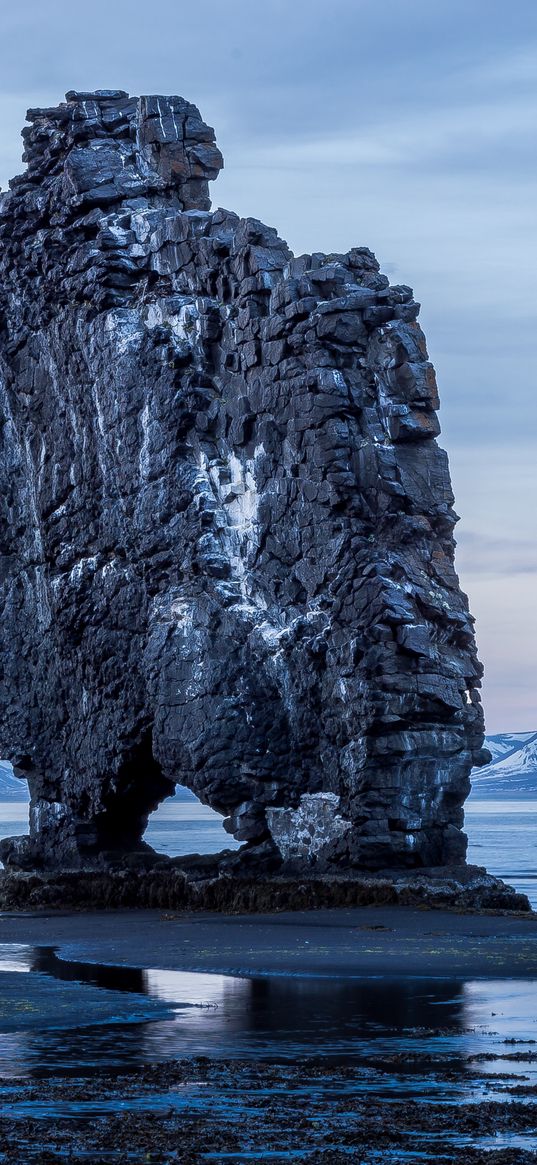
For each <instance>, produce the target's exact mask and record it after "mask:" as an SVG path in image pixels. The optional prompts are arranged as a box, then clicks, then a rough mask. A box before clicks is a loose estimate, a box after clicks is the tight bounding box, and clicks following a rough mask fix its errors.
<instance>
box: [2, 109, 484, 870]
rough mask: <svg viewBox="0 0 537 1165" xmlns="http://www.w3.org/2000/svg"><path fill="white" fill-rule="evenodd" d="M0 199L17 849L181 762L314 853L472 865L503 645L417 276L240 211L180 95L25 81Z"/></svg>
mask: <svg viewBox="0 0 537 1165" xmlns="http://www.w3.org/2000/svg"><path fill="white" fill-rule="evenodd" d="M28 119H29V122H30V125H29V127H28V128H27V129H25V130H24V131H23V136H24V140H25V148H26V153H25V160H26V162H27V164H28V165H27V170H26V172H25V173H24V174H23V175H22V176H21V177H19V178H16V179H14V181H13V182H12V183H11V190H10V191H9V192H8V193H7V194H5V195H3V196H2V199H1V202H0V239H1V256H0V515H1V518H0V523H1V524H0V538H1V543H0V553H1V558H0V604H1V612H2V615H1V622H0V659H1V668H2V675H1V686H0V756H4V757H6V758H8V759H11V760H12V761H13V762H14V763H15V764H16V765H17V766H19V770H20V771H23V772H24V773H25V775H27V777H28V781H29V785H30V789H31V794H32V806H31V840H30V841H26V842H23V843H21V842H7V843H4V844H3V846H2V856H3V858H4V860H5V861H7V862H10V863H11V864H12V865H17V864H21V865H25V864H26V865H32V864H34V865H38V864H41V865H44V866H60V867H61V866H77V865H82V866H83V865H87V864H92V863H95V862H99V861H101V862H102V861H106V860H107V859H106V855H109V854H110V852H113V851H121V850H132V849H136V847H137V846H138V845H139V843H140V838H141V836H142V833H143V829H144V827H145V823H146V820H147V815H148V813H149V812H150V811H151V810H152V809H153V808H154V807H155V806H156V805H157V804H158V803H159V802H160V801H161V800H162V799H163V798H164V797H166V796H168V795H169V794H170V793H171V792H172V791H173V788H174V784H175V783H176V782H180V783H182V784H185V785H188V786H189V787H190V788H191V789H193V790H194V792H195V793H197V795H198V796H199V797H200V798H201V799H202V800H203V801H204V802H206V803H207V804H209V805H211V806H213V807H214V808H215V809H217V810H219V811H220V812H221V813H223V814H225V815H226V818H227V822H226V827H227V828H228V829H229V831H230V832H232V833H234V834H235V836H236V837H238V838H239V839H241V840H243V841H245V842H247V843H248V847H249V851H251V852H254V853H259V854H260V855H261V854H265V855H266V854H267V853H269V854H270V853H272V854H273V856H274V858H275V859H276V860H277V859H279V858H281V859H282V861H283V862H285V863H287V864H288V865H289V864H291V865H293V864H294V866H295V867H296V866H297V865H298V866H299V867H302V868H304V869H309V868H311V867H312V866H313V867H315V868H317V869H321V870H322V869H326V870H328V869H333V868H339V867H365V868H379V867H383V866H392V867H393V866H413V865H415V866H423V865H441V864H450V863H457V862H460V861H461V860H463V858H464V853H465V837H464V834H463V833H462V831H461V827H462V825H463V810H462V805H463V802H464V799H465V797H466V796H467V793H468V791H469V773H470V769H471V767H472V765H473V764H476V763H480V761H481V759H483V755H485V759H486V754H483V753H482V744H483V720H482V712H481V706H480V702H479V696H478V690H477V689H478V687H479V678H480V675H481V667H480V665H479V663H478V661H477V658H476V651H475V642H474V634H473V625H472V619H471V617H470V615H469V613H468V606H467V600H466V597H465V596H464V595H463V594H462V593H461V590H460V588H459V583H458V579H457V576H456V573H455V570H454V566H453V553H454V541H453V526H454V523H455V521H456V516H455V514H454V512H453V510H452V502H453V497H452V493H451V486H450V480H449V471H448V464H447V458H446V455H445V453H444V452H443V451H442V450H441V449H440V448H439V447H438V445H437V443H436V437H437V435H438V432H439V426H438V421H437V417H436V409H437V407H438V397H437V389H436V382H435V375H434V370H433V367H432V365H431V364H430V362H429V360H428V355H427V350H426V346H425V340H424V336H423V333H422V331H421V329H420V327H419V325H418V324H417V322H416V318H417V315H418V305H417V304H416V303H415V302H414V301H413V298H412V292H411V291H410V289H409V288H408V287H405V286H397V287H390V285H389V283H388V280H387V279H386V277H385V276H383V275H381V274H380V273H379V268H378V264H377V262H376V260H375V258H374V256H373V255H372V254H371V252H370V251H369V250H367V249H366V248H364V247H356V248H354V249H352V250H351V251H349V253H348V254H346V255H328V256H327V255H323V254H314V255H303V256H300V257H299V258H295V257H294V256H293V255H292V253H291V252H290V250H289V248H288V247H287V246H286V244H285V242H283V240H282V239H280V238H279V236H278V235H277V233H276V231H275V230H273V229H272V228H270V227H267V226H264V225H263V224H262V223H260V222H258V221H256V220H255V219H240V218H238V217H237V215H235V214H233V213H231V212H229V211H224V210H216V211H214V212H212V213H211V211H210V209H209V208H210V202H209V197H208V181H209V180H210V179H213V178H215V177H216V176H217V174H218V171H219V169H220V168H221V166H222V158H221V155H220V153H219V151H218V149H217V147H216V145H215V142H214V134H213V131H212V130H211V129H210V128H209V127H208V126H207V125H205V124H204V122H203V121H202V118H201V116H200V114H199V112H198V110H197V109H196V108H195V106H193V105H190V104H189V103H188V102H187V101H184V100H183V99H182V98H179V97H142V98H129V97H128V96H127V94H126V93H123V92H121V91H101V92H97V93H69V94H68V95H67V99H66V102H65V104H62V105H60V106H59V107H58V108H57V109H45V110H31V111H30V112H29V114H28Z"/></svg>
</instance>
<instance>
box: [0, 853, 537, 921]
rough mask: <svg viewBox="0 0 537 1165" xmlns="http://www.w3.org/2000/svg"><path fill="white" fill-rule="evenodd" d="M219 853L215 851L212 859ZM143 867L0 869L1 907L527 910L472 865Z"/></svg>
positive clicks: (523, 901) (498, 882)
mask: <svg viewBox="0 0 537 1165" xmlns="http://www.w3.org/2000/svg"><path fill="white" fill-rule="evenodd" d="M217 856H218V855H215V857H217ZM177 862H178V864H177V865H175V864H174V863H169V864H164V863H163V864H162V865H161V866H160V868H159V866H158V865H157V866H153V867H147V868H132V867H131V868H123V869H121V868H117V869H115V870H106V869H103V870H101V871H97V870H94V871H88V870H84V871H80V870H71V871H69V870H66V871H62V872H49V873H46V872H44V873H36V872H27V873H21V872H11V871H3V872H0V909H2V910H25V909H41V908H46V909H64V910H70V909H75V910H100V909H101V910H113V909H119V908H121V909H125V908H127V909H144V908H145V909H147V908H151V907H153V908H155V907H156V908H160V909H167V910H187V911H198V910H199V911H203V910H207V911H222V912H225V913H232V914H233V913H236V914H245V913H271V912H275V911H283V910H312V909H316V908H322V907H324V908H327V907H337V906H341V907H343V906H347V907H351V906H384V905H399V906H426V907H429V908H431V909H435V908H436V909H444V910H445V909H446V908H447V909H456V910H469V911H471V910H493V911H497V910H500V911H509V912H517V913H518V912H527V913H531V907H530V904H529V901H528V899H527V897H526V895H525V894H519V893H517V891H516V890H514V889H513V888H512V887H511V886H508V885H506V883H505V882H502V881H501V879H500V878H495V877H493V876H492V875H491V874H487V872H486V870H484V869H481V868H479V867H477V866H464V867H461V868H460V869H458V870H453V871H451V873H450V875H448V876H446V871H445V870H442V869H440V870H430V871H422V872H419V873H415V872H413V873H408V872H407V871H399V872H397V871H395V872H393V871H388V872H386V873H383V874H359V875H355V874H347V875H340V876H337V875H329V876H327V875H325V876H323V877H320V878H312V877H309V878H308V877H304V876H301V877H297V876H294V877H293V876H287V877H285V876H282V875H280V876H278V875H274V876H272V877H270V876H262V875H261V876H260V875H259V874H258V873H250V874H248V873H244V874H243V875H242V876H238V875H237V874H234V875H233V874H229V873H218V872H217V871H216V870H215V862H214V860H213V861H207V862H205V863H204V862H203V861H201V862H200V863H199V864H198V866H197V868H196V862H195V856H194V857H193V858H192V859H191V863H192V864H191V867H190V870H189V871H188V872H187V871H185V870H184V869H182V868H181V866H180V864H179V863H180V862H181V859H177Z"/></svg>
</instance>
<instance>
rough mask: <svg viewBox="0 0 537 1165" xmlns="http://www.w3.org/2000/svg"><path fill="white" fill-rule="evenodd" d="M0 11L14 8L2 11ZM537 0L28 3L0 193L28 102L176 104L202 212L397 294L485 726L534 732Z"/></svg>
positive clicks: (9, 52) (0, 20)
mask: <svg viewBox="0 0 537 1165" xmlns="http://www.w3.org/2000/svg"><path fill="white" fill-rule="evenodd" d="M4 9H5V6H4ZM536 77H537V3H536V2H535V0H511V2H510V3H509V4H505V2H504V0H502V2H501V3H500V2H499V0H383V3H379V0H330V2H329V3H324V2H321V0H262V2H261V0H227V2H223V0H197V4H196V5H193V4H192V3H191V2H190V0H189V3H185V2H184V0H158V3H156V4H154V5H148V4H147V3H146V2H145V0H144V3H142V2H141V0H92V4H91V5H90V6H84V5H76V4H73V2H72V0H25V4H24V7H22V6H20V7H14V8H13V9H12V11H10V12H6V11H4V12H3V13H2V15H1V16H0V118H1V124H2V133H1V135H0V138H1V140H0V183H1V184H2V186H5V185H6V183H7V180H8V178H9V177H11V176H12V175H13V174H14V173H17V172H19V171H20V169H21V163H20V152H21V148H20V139H19V133H20V129H21V127H22V125H23V122H24V113H25V110H26V108H27V106H31V105H48V104H57V102H58V101H59V100H61V99H62V97H63V94H64V92H65V91H66V90H67V89H69V88H81V89H84V88H87V89H93V88H103V87H121V88H125V89H127V90H129V91H130V92H131V93H148V92H160V93H180V94H182V95H183V96H185V97H188V98H189V99H190V100H192V101H194V102H196V104H198V105H199V106H200V108H201V111H202V113H203V115H204V117H205V118H206V120H208V121H209V122H211V124H213V125H214V126H215V127H216V130H217V138H218V142H219V144H220V146H221V148H222V150H223V153H224V157H225V160H226V169H225V170H224V173H223V174H222V175H221V176H220V178H219V180H218V182H217V184H216V185H215V186H214V187H213V198H214V202H215V205H223V206H227V207H230V208H232V209H234V210H237V211H238V212H239V213H243V214H253V215H254V216H256V217H259V218H262V219H264V220H265V221H266V222H268V223H270V224H272V225H275V226H277V227H278V229H279V231H280V233H281V234H282V235H283V236H284V237H285V238H286V239H287V241H288V242H289V244H290V245H291V246H292V247H293V249H294V250H295V251H297V252H301V251H306V250H307V251H312V250H325V251H332V250H346V249H348V248H349V247H351V246H353V245H362V244H365V245H367V246H370V247H371V248H372V249H373V250H374V251H375V252H376V254H377V256H378V258H379V259H380V261H381V263H382V265H383V267H384V270H385V271H386V272H387V273H388V274H389V275H390V277H391V278H392V279H393V280H394V281H395V282H403V283H410V284H411V285H412V286H413V287H414V289H415V293H416V297H417V298H418V300H419V301H420V302H421V303H422V304H423V308H422V324H423V326H424V328H425V331H426V334H427V338H428V342H429V351H430V355H431V358H432V360H433V361H434V363H435V365H436V367H437V372H438V379H439V384H440V390H441V398H442V412H441V420H442V427H443V436H442V438H441V440H443V442H444V444H445V446H446V448H447V449H448V452H449V455H450V461H451V468H452V476H453V481H454V486H455V492H456V496H457V510H458V512H459V513H460V514H462V521H461V523H460V525H459V527H458V540H459V550H458V559H457V562H458V568H459V571H460V574H461V578H462V582H463V585H464V587H465V589H467V590H468V592H469V594H470V598H471V605H472V609H473V612H474V614H475V615H476V617H477V621H478V622H477V630H478V639H479V647H480V652H481V656H482V658H483V661H484V663H485V667H486V681H485V685H484V700H485V711H486V716H487V725H488V728H489V730H490V731H501V730H502V729H504V730H509V729H511V730H522V729H526V728H528V729H529V728H537V679H536V660H537V614H536V601H535V583H536V581H537V518H536V512H537V468H536V454H537V425H536V419H537V416H536V414H537V408H536V397H537V383H536V382H537V375H536V374H537V328H536V318H535V317H536V303H537V296H536V287H535V272H536V267H537V244H536V210H535V207H536V205H537V161H536V159H537V150H536V127H537V83H536Z"/></svg>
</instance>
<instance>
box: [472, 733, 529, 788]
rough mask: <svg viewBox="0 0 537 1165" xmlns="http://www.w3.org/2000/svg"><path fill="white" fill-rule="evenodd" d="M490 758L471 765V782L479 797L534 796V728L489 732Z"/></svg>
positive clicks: (488, 746)
mask: <svg viewBox="0 0 537 1165" xmlns="http://www.w3.org/2000/svg"><path fill="white" fill-rule="evenodd" d="M485 745H486V747H487V748H488V749H489V751H490V752H491V753H492V761H491V763H490V764H488V765H486V766H485V768H482V769H474V771H473V773H472V786H473V790H474V794H475V795H476V796H478V797H512V796H515V797H517V796H518V797H520V796H525V797H536V796H537V732H505V733H500V734H499V735H497V736H488V737H487V738H486V740H485Z"/></svg>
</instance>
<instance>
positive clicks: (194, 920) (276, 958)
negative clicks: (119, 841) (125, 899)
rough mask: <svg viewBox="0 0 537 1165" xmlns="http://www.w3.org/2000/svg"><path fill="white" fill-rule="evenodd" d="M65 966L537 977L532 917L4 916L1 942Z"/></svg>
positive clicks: (364, 913)
mask: <svg viewBox="0 0 537 1165" xmlns="http://www.w3.org/2000/svg"><path fill="white" fill-rule="evenodd" d="M13 942H15V943H17V942H19V943H26V944H30V945H34V946H43V945H54V946H56V947H57V948H58V954H59V955H60V956H61V957H63V958H71V959H80V960H85V961H89V962H91V961H95V962H99V963H107V962H109V963H114V964H117V965H125V966H133V967H142V968H143V967H161V968H167V969H170V970H184V971H214V972H218V973H220V974H230V975H233V974H240V975H258V974H262V975H329V976H334V975H336V976H343V977H347V976H352V977H359V978H362V977H367V976H370V975H384V976H386V975H388V976H389V975H393V976H397V977H400V976H401V975H412V976H416V975H418V976H421V975H423V976H433V977H438V976H451V977H453V976H455V977H457V976H461V977H464V978H468V977H471V978H480V977H486V978H506V977H507V978H511V977H513V978H515V977H518V978H533V977H535V978H537V915H530V916H528V915H526V916H522V915H521V916H513V915H496V914H466V913H465V914H462V913H461V914H458V913H455V912H453V911H442V910H434V911H432V910H420V909H412V908H408V909H407V908H404V907H390V906H386V907H373V908H371V907H363V908H355V909H338V910H315V911H299V912H298V911H297V912H292V913H291V912H289V913H281V914H275V915H261V914H260V915H254V914H248V915H244V916H241V915H232V916H226V915H222V914H215V915H208V914H175V913H166V912H162V911H157V910H151V911H150V910H148V911H137V912H136V913H132V912H127V911H125V912H108V913H103V912H99V913H95V914H91V913H86V912H85V913H83V914H82V913H80V914H77V913H75V914H71V913H69V914H67V913H66V914H59V913H57V912H54V913H53V914H48V915H47V914H43V913H41V912H40V913H38V914H20V913H19V914H3V915H0V943H13Z"/></svg>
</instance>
